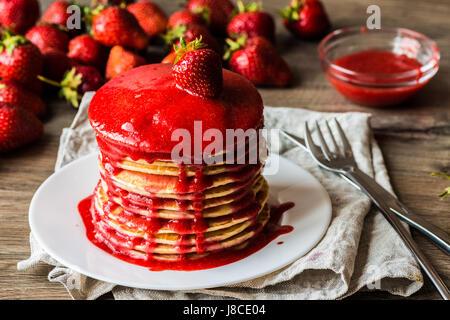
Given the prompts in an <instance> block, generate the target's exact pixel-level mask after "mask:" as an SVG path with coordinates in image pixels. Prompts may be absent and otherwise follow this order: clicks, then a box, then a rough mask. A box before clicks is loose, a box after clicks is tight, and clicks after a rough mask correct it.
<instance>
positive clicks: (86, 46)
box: [67, 34, 106, 70]
mask: <svg viewBox="0 0 450 320" xmlns="http://www.w3.org/2000/svg"><path fill="white" fill-rule="evenodd" d="M67 56H68V57H69V58H70V59H72V60H73V61H75V62H77V63H81V64H85V65H89V66H94V67H96V68H97V69H99V70H103V68H104V66H105V60H106V52H105V48H104V47H103V45H102V44H101V43H100V42H98V41H97V40H95V39H94V38H92V37H91V36H89V35H87V34H83V35H81V36H77V37H75V38H73V39H72V40H70V42H69V53H68V54H67Z"/></svg>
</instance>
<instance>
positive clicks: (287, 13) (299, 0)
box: [280, 0, 303, 21]
mask: <svg viewBox="0 0 450 320" xmlns="http://www.w3.org/2000/svg"><path fill="white" fill-rule="evenodd" d="M302 6H303V0H294V1H292V3H291V4H290V5H288V6H287V7H285V8H283V9H281V10H280V15H281V17H282V18H284V19H286V20H287V21H297V20H299V19H300V15H299V12H300V10H301V8H302Z"/></svg>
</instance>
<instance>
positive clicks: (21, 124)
mask: <svg viewBox="0 0 450 320" xmlns="http://www.w3.org/2000/svg"><path fill="white" fill-rule="evenodd" d="M43 131H44V128H43V126H42V122H41V121H40V120H39V119H38V118H37V117H36V116H35V115H34V114H33V112H31V111H29V110H27V109H25V108H22V107H20V106H16V105H11V104H9V103H5V102H0V153H4V152H8V151H11V150H13V149H16V148H18V147H21V146H23V145H25V144H28V143H30V142H32V141H35V140H37V139H38V138H40V137H41V136H42V133H43Z"/></svg>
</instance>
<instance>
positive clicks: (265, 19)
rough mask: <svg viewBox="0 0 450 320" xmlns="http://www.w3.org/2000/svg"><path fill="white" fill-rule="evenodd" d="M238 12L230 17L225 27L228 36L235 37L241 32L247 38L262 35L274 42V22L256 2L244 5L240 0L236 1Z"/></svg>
mask: <svg viewBox="0 0 450 320" xmlns="http://www.w3.org/2000/svg"><path fill="white" fill-rule="evenodd" d="M237 6H238V10H239V13H238V14H237V15H236V16H234V17H233V19H231V21H230V23H229V24H228V27H227V32H228V36H229V37H230V38H232V39H236V38H237V37H238V36H240V35H242V34H246V35H247V38H252V37H264V38H266V39H268V40H270V41H272V42H275V23H274V21H273V18H272V16H271V15H270V14H268V13H266V12H263V11H261V6H260V5H259V4H257V3H256V2H252V3H251V4H249V5H244V3H243V2H242V1H238V3H237Z"/></svg>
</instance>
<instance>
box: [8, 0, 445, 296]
mask: <svg viewBox="0 0 450 320" xmlns="http://www.w3.org/2000/svg"><path fill="white" fill-rule="evenodd" d="M50 2H52V1H49V0H42V1H41V3H42V5H43V8H45V7H46V6H47V5H48V3H50ZM156 2H159V3H161V6H162V7H163V8H164V9H165V10H166V12H168V13H171V12H173V11H175V10H176V9H177V8H178V4H177V2H175V1H162V0H161V1H156ZM168 2H169V3H168ZM179 2H181V1H179ZM287 2H288V0H285V1H277V0H266V1H263V4H264V7H265V9H266V10H267V11H269V12H271V13H273V14H276V12H277V10H278V9H279V8H280V6H284V5H286V3H287ZM324 3H325V5H326V9H327V11H328V13H329V15H330V18H331V21H332V23H333V27H334V28H340V27H344V26H354V25H363V24H365V20H366V14H365V12H366V8H367V6H368V5H369V4H373V3H374V2H373V1H371V0H344V1H342V0H324ZM376 3H377V4H379V5H380V6H381V17H382V18H381V22H382V26H401V27H406V28H411V29H413V30H416V31H419V32H422V33H424V34H426V35H428V36H430V37H431V38H433V39H434V40H435V41H436V42H437V44H438V46H439V48H440V51H441V63H440V70H439V72H438V74H437V76H436V77H435V78H434V79H433V80H432V81H431V82H430V84H429V85H428V86H426V87H425V89H424V90H422V91H421V92H420V93H419V94H418V95H417V96H416V97H415V98H414V99H413V100H411V101H409V102H408V104H406V105H404V106H400V107H396V108H388V109H370V108H364V107H361V106H357V105H355V104H352V103H350V102H349V101H347V100H345V99H344V98H343V97H341V96H340V95H339V94H338V93H337V92H336V91H335V90H334V89H333V88H332V87H331V86H330V84H329V83H328V81H327V80H326V78H325V76H324V74H323V73H322V71H321V69H320V65H319V61H318V57H317V48H316V47H317V43H315V42H303V41H300V40H296V39H294V38H292V37H291V36H290V35H289V34H288V33H287V31H286V30H285V29H284V28H283V27H282V26H281V19H280V18H279V17H278V16H277V18H276V21H277V34H278V48H279V50H280V52H281V53H282V55H283V56H284V58H286V60H287V61H288V63H289V64H290V66H291V67H292V69H293V71H294V73H295V75H296V79H295V84H294V86H293V87H292V88H289V89H261V90H260V92H261V94H262V96H263V99H264V102H265V104H266V105H270V106H288V107H299V108H308V109H312V110H318V111H339V112H341V111H342V112H344V111H362V112H370V113H372V114H373V118H372V126H373V128H374V131H375V134H376V139H377V140H378V142H379V143H380V145H381V148H382V150H383V153H384V156H385V161H386V165H387V167H388V169H389V173H390V176H391V180H392V184H393V186H394V188H395V190H396V192H397V194H398V196H399V197H400V199H401V200H402V201H404V202H405V203H406V204H408V206H409V207H410V208H411V209H412V210H414V211H415V212H416V213H418V214H419V215H422V216H423V217H425V218H426V219H428V220H429V221H430V222H432V223H434V224H436V225H437V226H439V227H441V228H442V229H444V230H446V231H450V199H448V200H446V201H440V200H439V199H438V197H437V194H439V193H440V192H441V191H442V190H443V189H444V187H446V185H447V184H448V181H445V180H444V179H440V178H436V177H430V172H433V171H443V172H447V173H448V172H449V171H450V33H449V31H450V18H449V17H450V4H449V3H448V0H420V1H419V0H418V1H414V3H412V2H411V1H410V0H384V1H377V2H376ZM45 98H46V100H47V101H48V107H49V108H50V109H51V115H50V116H49V118H48V120H47V121H46V123H45V136H44V138H43V139H41V140H40V141H39V142H37V143H35V144H34V145H32V146H30V147H27V148H24V149H21V150H18V151H16V152H12V153H10V154H8V155H6V156H5V155H2V156H1V158H0V299H68V298H69V295H68V294H67V293H66V291H65V290H64V288H63V287H62V286H61V285H59V284H54V283H50V282H49V281H48V280H47V273H48V271H49V270H50V269H51V267H49V266H47V265H44V264H40V265H38V266H37V267H36V268H35V270H33V271H28V272H18V271H17V270H16V264H17V262H18V261H20V260H22V259H25V258H27V257H28V256H29V242H28V235H29V231H30V229H29V226H28V206H29V203H30V200H31V198H32V196H33V193H34V192H35V190H36V189H37V188H38V186H39V185H40V184H41V183H42V182H43V181H44V180H45V179H46V178H47V177H48V176H49V175H50V174H51V173H52V172H53V167H54V164H55V159H56V153H57V148H58V144H59V136H60V134H61V129H62V128H64V127H67V126H68V125H69V124H70V123H71V121H72V119H73V117H74V115H75V112H76V111H75V110H73V109H72V108H71V107H69V106H68V105H66V104H65V103H62V102H60V101H56V99H55V98H51V97H45ZM413 236H414V238H415V239H416V240H417V242H418V243H419V245H420V247H421V248H422V249H423V250H424V252H425V253H426V254H427V256H428V257H429V258H430V260H431V261H432V263H433V264H434V265H435V266H436V269H437V270H438V272H439V273H440V274H441V275H442V277H443V278H444V281H446V283H447V284H448V285H450V277H449V276H450V259H449V258H448V257H447V256H445V254H444V253H442V252H441V251H440V250H438V249H437V248H436V247H434V246H433V245H432V244H431V243H430V242H429V241H428V240H427V239H425V238H424V237H422V236H421V235H419V234H417V233H416V232H414V231H413ZM352 298H356V299H372V298H377V299H398V298H399V297H396V296H392V295H390V294H387V293H383V292H372V293H357V294H355V295H354V296H353V297H352ZM411 298H412V299H437V298H439V296H438V294H437V292H436V291H435V289H434V288H433V287H432V285H431V284H430V282H429V281H428V280H427V281H426V283H425V285H424V287H423V288H422V289H421V290H420V291H419V292H417V293H416V294H414V295H413V296H412V297H411Z"/></svg>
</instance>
